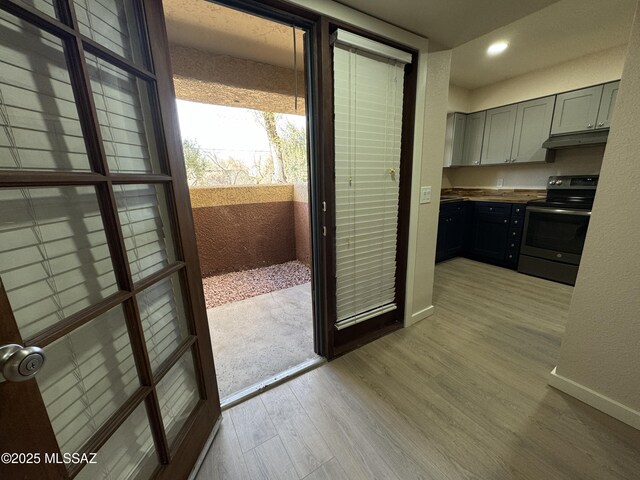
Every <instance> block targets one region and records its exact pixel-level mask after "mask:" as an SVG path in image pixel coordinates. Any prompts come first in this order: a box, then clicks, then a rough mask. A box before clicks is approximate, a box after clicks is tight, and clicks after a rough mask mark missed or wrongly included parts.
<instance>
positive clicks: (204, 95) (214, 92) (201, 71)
mask: <svg viewBox="0 0 640 480" xmlns="http://www.w3.org/2000/svg"><path fill="white" fill-rule="evenodd" d="M169 53H170V55H171V66H172V68H173V82H174V86H175V90H176V96H177V97H178V98H179V99H182V100H190V101H193V102H199V103H209V104H214V105H226V106H231V107H243V108H252V109H255V110H262V111H267V112H278V113H291V114H298V115H302V114H304V112H305V105H304V97H305V76H304V72H302V71H298V72H297V74H294V71H293V69H288V68H284V67H278V66H275V65H269V64H266V63H260V62H254V61H251V60H245V59H243V58H235V57H230V56H228V55H218V54H213V53H208V52H203V51H200V50H196V49H193V48H188V47H183V46H180V45H170V46H169ZM296 76H297V85H296ZM296 88H297V93H298V109H297V110H296V109H295V95H296Z"/></svg>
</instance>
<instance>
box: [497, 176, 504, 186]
mask: <svg viewBox="0 0 640 480" xmlns="http://www.w3.org/2000/svg"><path fill="white" fill-rule="evenodd" d="M497 185H498V187H503V186H504V178H499V179H498V183H497Z"/></svg>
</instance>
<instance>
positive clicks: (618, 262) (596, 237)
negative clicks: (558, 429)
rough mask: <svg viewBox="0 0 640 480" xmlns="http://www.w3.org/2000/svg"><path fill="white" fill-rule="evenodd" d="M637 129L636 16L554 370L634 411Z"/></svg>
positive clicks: (639, 298) (639, 268)
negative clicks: (564, 332)
mask: <svg viewBox="0 0 640 480" xmlns="http://www.w3.org/2000/svg"><path fill="white" fill-rule="evenodd" d="M639 7H640V4H639ZM639 132H640V17H639V16H638V14H636V18H635V22H634V26H633V30H632V36H631V42H630V44H629V53H628V56H627V61H626V64H625V66H624V72H623V74H622V83H621V86H620V91H619V94H618V99H617V102H616V110H615V112H614V115H613V123H612V126H611V134H610V136H609V143H608V146H607V149H606V152H605V155H604V162H603V165H602V171H601V176H600V183H599V185H598V192H597V196H596V202H595V205H594V209H593V215H592V218H591V224H590V226H589V231H588V235H587V241H586V245H585V249H584V254H583V257H582V263H581V266H580V272H579V275H578V280H577V283H576V286H575V290H574V294H573V300H572V302H571V308H570V311H569V322H568V324H567V329H566V334H565V336H564V339H563V342H562V348H561V352H560V359H559V362H558V368H557V373H558V374H559V375H561V376H563V377H565V378H568V379H569V380H572V381H574V382H577V383H578V384H581V385H583V386H585V387H587V388H589V389H591V390H593V391H595V392H597V393H598V394H600V395H603V396H605V397H608V398H610V399H613V400H615V401H617V402H620V403H622V404H623V405H625V406H627V407H629V408H631V409H634V410H636V411H640V373H639V370H638V369H639V366H640V252H639V251H638V244H639V243H640V242H639V239H640V214H639V213H638V205H640V188H639V187H638V185H640V161H639V158H638V155H639V153H638V152H640V135H639V134H638V133H639ZM638 419H639V420H640V417H638ZM639 425H640V423H639Z"/></svg>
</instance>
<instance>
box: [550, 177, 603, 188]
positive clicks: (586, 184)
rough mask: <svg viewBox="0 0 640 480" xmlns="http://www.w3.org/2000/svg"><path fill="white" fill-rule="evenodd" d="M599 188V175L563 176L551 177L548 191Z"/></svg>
mask: <svg viewBox="0 0 640 480" xmlns="http://www.w3.org/2000/svg"><path fill="white" fill-rule="evenodd" d="M597 186H598V175H562V176H552V177H549V182H548V183H547V190H553V189H563V190H564V189H578V188H579V189H582V190H595V188H596V187H597Z"/></svg>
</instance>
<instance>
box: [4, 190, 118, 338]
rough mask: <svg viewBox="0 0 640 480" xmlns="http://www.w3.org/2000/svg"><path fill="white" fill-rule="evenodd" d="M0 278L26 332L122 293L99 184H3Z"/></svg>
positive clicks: (41, 327)
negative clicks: (74, 185)
mask: <svg viewBox="0 0 640 480" xmlns="http://www.w3.org/2000/svg"><path fill="white" fill-rule="evenodd" d="M0 218H1V219H2V222H1V223H0V235H1V236H2V242H0V276H1V277H2V282H3V283H4V286H5V289H6V291H7V296H8V297H9V301H10V302H11V307H12V309H13V313H14V316H15V319H16V322H17V323H18V327H19V328H20V333H21V335H22V337H23V338H28V337H31V336H33V335H35V334H37V333H39V332H41V331H42V330H44V329H46V328H48V327H51V326H52V325H53V324H55V323H57V322H59V321H60V320H62V319H64V318H67V317H69V316H70V315H72V314H74V313H77V312H79V311H81V310H82V309H84V308H86V307H89V306H91V305H94V304H96V303H97V302H99V301H101V300H103V299H104V298H106V297H108V296H109V295H111V294H113V293H115V292H117V291H118V286H117V284H116V278H115V274H114V271H113V264H112V261H111V257H110V253H109V247H108V245H107V238H106V235H105V231H104V224H103V222H102V217H101V216H100V208H99V206H98V199H97V196H96V191H95V188H94V187H91V186H85V187H46V188H45V187H40V188H11V189H2V190H0Z"/></svg>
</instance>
